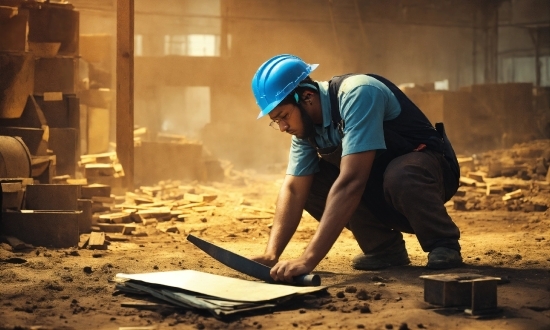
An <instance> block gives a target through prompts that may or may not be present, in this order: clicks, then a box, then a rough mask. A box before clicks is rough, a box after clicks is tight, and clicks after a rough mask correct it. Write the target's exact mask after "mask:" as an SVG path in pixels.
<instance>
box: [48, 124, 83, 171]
mask: <svg viewBox="0 0 550 330" xmlns="http://www.w3.org/2000/svg"><path fill="white" fill-rule="evenodd" d="M48 146H49V149H51V150H52V151H53V153H54V154H55V155H56V160H57V163H56V175H65V174H67V175H70V176H71V177H75V175H76V167H77V162H78V158H79V155H78V150H77V149H78V132H77V130H76V129H74V128H50V139H49V141H48Z"/></svg>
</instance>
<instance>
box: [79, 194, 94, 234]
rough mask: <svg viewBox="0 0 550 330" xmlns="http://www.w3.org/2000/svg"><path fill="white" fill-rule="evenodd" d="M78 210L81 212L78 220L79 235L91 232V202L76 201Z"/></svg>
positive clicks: (87, 200)
mask: <svg viewBox="0 0 550 330" xmlns="http://www.w3.org/2000/svg"><path fill="white" fill-rule="evenodd" d="M78 209H79V210H80V211H82V214H81V216H80V219H79V220H78V229H79V231H80V233H81V234H82V233H89V232H90V231H91V230H92V219H93V214H92V201H91V200H89V199H78Z"/></svg>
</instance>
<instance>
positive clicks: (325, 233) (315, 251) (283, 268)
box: [271, 150, 376, 282]
mask: <svg viewBox="0 0 550 330" xmlns="http://www.w3.org/2000/svg"><path fill="white" fill-rule="evenodd" d="M375 155H376V151H375V150H372V151H366V152H361V153H356V154H350V155H347V156H345V157H343V158H342V161H341V164H340V175H339V176H338V178H337V179H336V181H335V182H334V184H333V186H332V188H331V189H330V192H329V194H328V197H327V203H326V207H325V211H324V213H323V217H322V218H321V221H320V223H319V227H318V228H317V231H316V232H315V235H314V236H313V238H312V239H311V241H310V243H309V244H308V246H307V248H306V250H305V251H304V253H303V254H302V256H301V257H300V258H298V259H295V260H288V261H281V262H278V263H277V264H276V265H275V266H273V268H271V277H272V278H273V279H274V280H278V281H286V282H292V277H294V276H297V275H301V274H307V273H309V272H311V271H312V270H313V269H314V268H315V267H316V266H317V264H319V262H320V261H321V260H322V259H323V258H324V257H325V256H326V254H327V253H328V251H329V250H330V248H331V247H332V245H333V244H334V242H336V239H337V238H338V236H339V235H340V233H341V232H342V229H344V227H345V225H346V224H347V223H348V221H349V220H350V218H351V216H352V214H353V213H354V212H355V210H356V209H357V206H358V205H359V202H360V200H361V196H362V195H363V192H364V190H365V185H366V183H367V180H368V178H369V174H370V170H371V168H372V163H373V161H374V157H375Z"/></svg>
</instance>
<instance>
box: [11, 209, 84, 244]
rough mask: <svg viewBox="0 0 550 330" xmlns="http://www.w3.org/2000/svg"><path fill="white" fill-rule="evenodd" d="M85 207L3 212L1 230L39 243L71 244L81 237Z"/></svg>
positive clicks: (30, 242) (30, 241)
mask: <svg viewBox="0 0 550 330" xmlns="http://www.w3.org/2000/svg"><path fill="white" fill-rule="evenodd" d="M81 213H82V211H23V212H2V222H1V223H0V232H2V234H3V235H7V236H14V237H17V238H18V239H20V240H22V241H23V242H25V243H29V244H32V245H35V246H46V247H55V248H68V247H73V246H76V245H77V244H78V242H79V240H80V234H79V229H78V226H79V225H78V221H79V218H80V216H81Z"/></svg>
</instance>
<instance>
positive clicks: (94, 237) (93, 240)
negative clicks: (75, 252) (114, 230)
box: [88, 231, 105, 246]
mask: <svg viewBox="0 0 550 330" xmlns="http://www.w3.org/2000/svg"><path fill="white" fill-rule="evenodd" d="M104 244H105V233H104V232H95V231H94V232H92V233H91V234H90V239H89V240H88V246H103V245H104Z"/></svg>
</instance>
